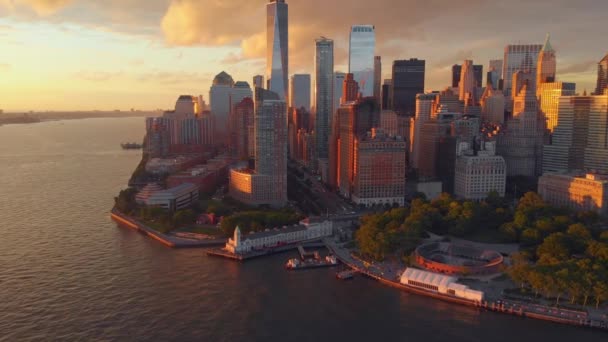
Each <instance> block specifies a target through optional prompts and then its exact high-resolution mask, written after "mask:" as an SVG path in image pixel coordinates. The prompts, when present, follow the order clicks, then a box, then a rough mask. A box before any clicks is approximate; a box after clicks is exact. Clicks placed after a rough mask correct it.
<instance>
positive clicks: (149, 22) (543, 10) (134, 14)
mask: <svg viewBox="0 0 608 342" xmlns="http://www.w3.org/2000/svg"><path fill="white" fill-rule="evenodd" d="M267 2H268V1H267V0H231V1H229V0H0V109H3V110H4V111H5V112H10V111H29V110H34V111H43V110H114V109H121V110H128V109H130V108H136V109H142V110H149V109H157V108H160V109H167V108H171V107H173V106H174V103H175V100H176V99H177V97H178V96H179V95H180V94H192V95H198V94H202V95H203V96H204V97H205V99H207V98H208V94H209V87H210V86H211V81H212V80H213V77H214V76H215V75H216V74H218V73H219V72H221V71H226V72H228V73H229V74H231V75H232V76H233V78H234V79H235V80H244V81H248V82H249V83H251V79H252V77H253V76H254V75H256V74H264V70H265V65H266V61H265V49H266V45H265V34H266V32H265V30H266V27H265V15H266V11H265V5H266V3H267ZM287 3H288V4H289V53H290V66H289V68H290V69H289V71H290V74H294V73H311V72H312V67H313V56H314V39H315V38H317V37H319V36H325V37H329V38H332V39H334V41H335V45H336V47H335V49H336V51H335V55H336V62H335V65H336V71H345V72H346V71H348V70H347V69H348V68H347V53H348V34H349V29H350V26H351V25H353V24H373V25H375V26H376V39H377V46H376V50H377V51H376V54H377V55H380V56H382V60H383V72H382V73H383V78H390V68H391V64H392V61H393V60H396V59H409V58H419V59H425V60H426V63H427V67H426V68H427V69H426V88H427V89H428V90H439V89H443V88H445V87H446V86H448V85H449V84H450V83H451V65H453V64H455V63H462V61H463V60H464V59H473V60H474V62H475V64H483V65H484V71H485V70H487V65H488V62H489V60H491V59H502V58H503V54H504V47H505V45H507V44H516V43H522V44H542V43H543V41H544V39H545V36H546V34H547V33H551V42H552V45H553V47H554V48H555V50H556V51H557V58H558V61H557V62H558V74H557V77H558V80H561V81H567V82H576V83H577V89H578V91H579V92H582V91H583V90H584V89H587V90H591V91H592V90H594V88H595V80H596V76H597V62H598V61H599V60H600V59H601V58H602V57H603V56H604V55H606V53H608V32H607V29H606V26H605V20H606V19H605V14H606V13H608V1H606V0H578V1H572V0H509V1H495V0H459V1H453V0H425V1H419V0H374V1H369V0H287Z"/></svg>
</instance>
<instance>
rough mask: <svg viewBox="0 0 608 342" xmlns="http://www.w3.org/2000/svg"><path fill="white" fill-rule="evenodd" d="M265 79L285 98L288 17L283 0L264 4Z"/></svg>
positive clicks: (270, 87)
mask: <svg viewBox="0 0 608 342" xmlns="http://www.w3.org/2000/svg"><path fill="white" fill-rule="evenodd" d="M266 14H267V16H266V79H267V81H268V89H269V90H271V91H273V92H275V93H277V94H278V95H279V97H280V98H281V99H285V97H286V96H287V93H288V89H287V88H288V83H287V78H288V75H289V51H288V50H289V42H288V39H289V35H288V29H289V24H288V22H289V17H288V5H287V3H286V2H285V0H270V2H269V3H268V4H267V5H266Z"/></svg>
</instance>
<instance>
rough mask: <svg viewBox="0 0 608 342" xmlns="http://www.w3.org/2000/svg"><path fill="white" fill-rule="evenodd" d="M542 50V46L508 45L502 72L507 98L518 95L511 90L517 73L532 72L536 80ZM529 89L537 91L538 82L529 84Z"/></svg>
mask: <svg viewBox="0 0 608 342" xmlns="http://www.w3.org/2000/svg"><path fill="white" fill-rule="evenodd" d="M542 48H543V46H542V45H540V44H534V45H507V46H506V47H505V57H504V64H503V72H502V78H503V81H504V89H503V92H504V94H505V97H508V98H512V97H513V96H515V95H516V94H517V93H516V92H513V91H512V90H511V88H512V87H511V82H512V80H513V74H514V73H516V72H517V71H525V72H530V73H532V75H534V78H536V66H537V63H538V54H539V53H540V51H541V50H542ZM529 87H532V88H533V89H536V82H533V83H532V84H529ZM507 102H509V101H507Z"/></svg>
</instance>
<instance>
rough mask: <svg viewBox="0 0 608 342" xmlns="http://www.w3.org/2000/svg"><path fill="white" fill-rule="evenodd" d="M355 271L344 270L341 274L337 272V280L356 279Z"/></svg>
mask: <svg viewBox="0 0 608 342" xmlns="http://www.w3.org/2000/svg"><path fill="white" fill-rule="evenodd" d="M355 273H356V272H355V271H353V270H344V271H340V272H336V278H338V279H340V280H349V279H353V278H354V277H355Z"/></svg>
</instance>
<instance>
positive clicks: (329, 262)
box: [285, 255, 338, 270]
mask: <svg viewBox="0 0 608 342" xmlns="http://www.w3.org/2000/svg"><path fill="white" fill-rule="evenodd" d="M337 265H338V258H336V257H335V256H334V255H328V256H326V257H325V260H320V259H308V260H303V261H302V260H300V259H297V258H293V259H289V260H287V263H285V268H286V269H288V270H302V269H306V268H317V267H332V266H337Z"/></svg>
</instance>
